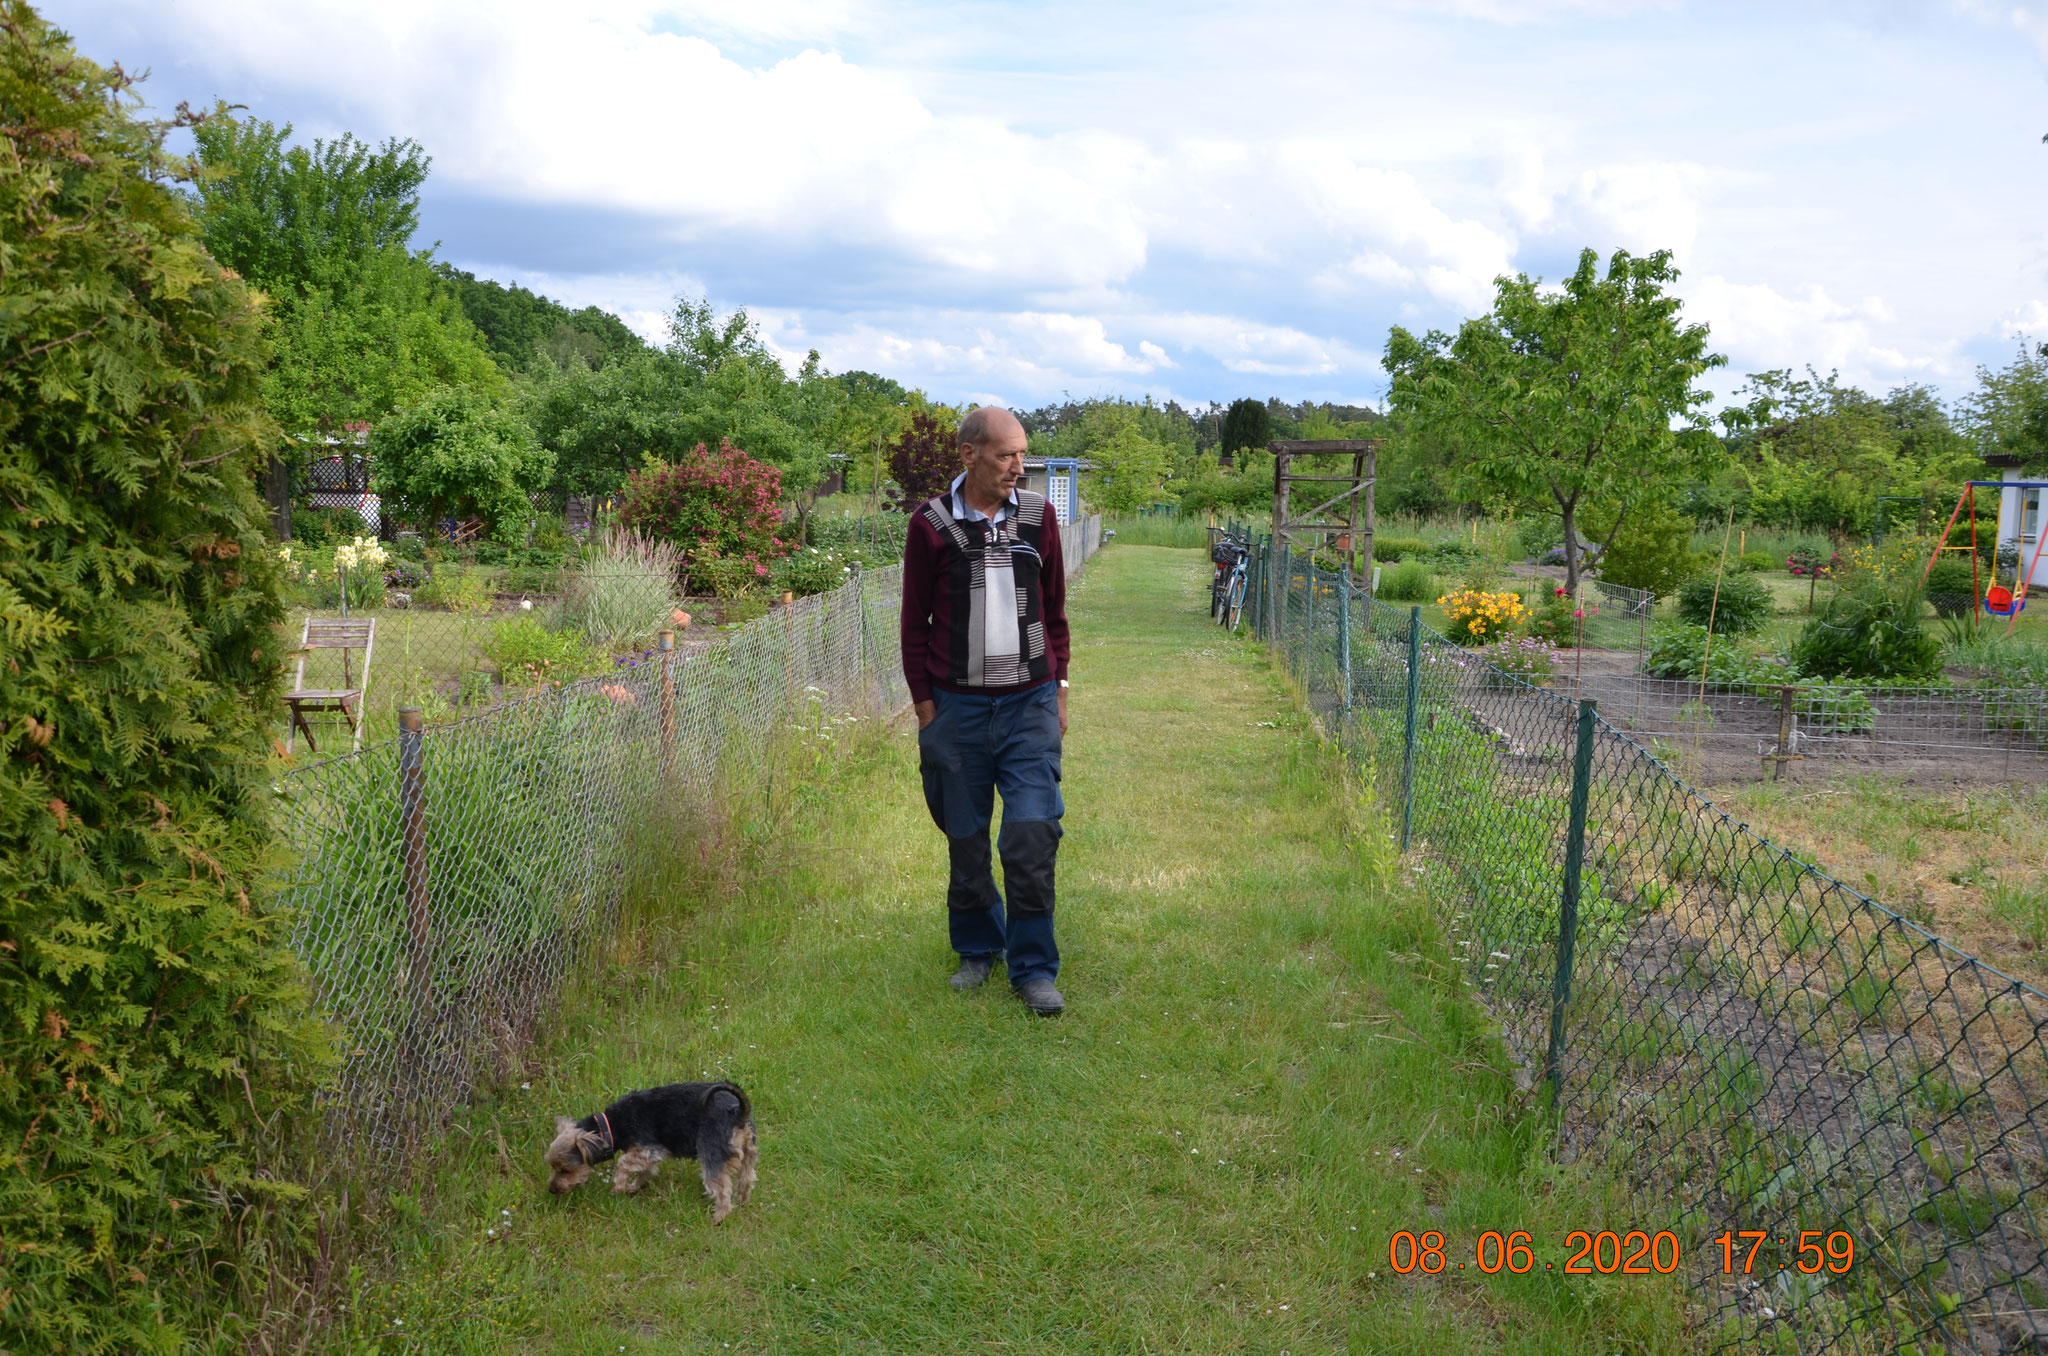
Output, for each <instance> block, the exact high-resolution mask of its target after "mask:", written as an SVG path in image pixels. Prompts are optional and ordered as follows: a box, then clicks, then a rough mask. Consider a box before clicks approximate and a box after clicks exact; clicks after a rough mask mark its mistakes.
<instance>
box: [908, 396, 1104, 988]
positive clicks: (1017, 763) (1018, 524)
mask: <svg viewBox="0 0 2048 1356" xmlns="http://www.w3.org/2000/svg"><path fill="white" fill-rule="evenodd" d="M1024 445H1025V437H1024V426H1023V425H1022V424H1020V423H1018V422H1017V419H1016V416H1015V415H1013V414H1011V413H1010V412H1009V411H1008V410H1005V409H1002V408H1000V407H998V406H993V405H985V406H983V407H982V408H980V409H978V410H975V411H974V412H973V413H971V414H969V415H968V416H967V417H966V418H965V419H963V420H961V421H960V459H961V461H962V463H963V464H964V466H965V469H964V470H963V471H962V472H961V473H960V475H959V476H958V477H957V478H956V479H955V480H954V481H953V486H952V488H951V489H950V490H948V491H947V492H946V493H944V494H941V495H938V496H936V497H935V498H932V499H930V500H928V501H926V502H925V503H924V504H921V505H919V506H918V508H917V509H916V510H914V511H913V512H912V513H911V515H910V533H909V540H908V542H907V543H906V545H905V549H904V554H903V676H904V678H905V679H906V680H908V682H909V684H910V698H911V700H912V701H913V702H915V703H916V706H917V746H918V754H919V765H920V768H921V770H922V771H923V774H924V798H925V804H926V805H927V806H929V807H930V809H931V812H932V819H933V820H934V821H935V822H936V823H937V824H938V826H939V828H940V830H941V831H943V832H944V833H945V835H946V849H947V852H948V854H949V856H950V857H951V859H952V876H951V881H950V883H949V884H948V886H947V888H946V909H947V914H948V917H949V919H950V922H951V929H952V938H953V950H954V951H956V952H958V953H959V955H960V969H959V971H958V972H957V973H956V974H954V976H953V978H952V981H951V982H952V985H953V987H954V988H955V989H958V990H961V991H962V992H965V991H966V990H968V989H972V988H976V987H978V986H979V985H980V984H981V983H982V981H984V980H986V979H987V978H988V976H989V971H990V970H991V969H992V968H993V967H994V965H995V962H996V960H997V959H998V958H1000V957H1005V956H1007V960H1008V964H1009V970H1010V985H1011V987H1012V988H1013V989H1015V990H1016V992H1017V996H1018V997H1019V998H1021V999H1023V1000H1024V1004H1025V1006H1026V1007H1028V1008H1030V1009H1031V1010H1032V1011H1033V1012H1036V1013H1038V1014H1040V1015H1041V1016H1046V1017H1050V1016H1054V1015H1055V1014H1057V1013H1059V1012H1061V1011H1064V1010H1065V1008H1066V1001H1065V1000H1064V999H1062V998H1061V997H1060V991H1059V990H1058V989H1056V988H1054V987H1053V980H1054V979H1055V978H1056V977H1057V976H1058V975H1059V972H1060V952H1059V947H1058V946H1057V945H1056V944H1055V943H1054V941H1053V933H1052V915H1053V866H1054V863H1055V861H1056V859H1057V858H1058V856H1059V847H1060V816H1061V815H1063V814H1065V813H1066V803H1065V802H1064V801H1063V800H1061V799H1060V737H1061V736H1062V735H1064V734H1066V732H1067V571H1066V563H1065V562H1064V561H1063V560H1062V559H1061V558H1060V530H1059V521H1058V519H1057V518H1056V516H1055V515H1054V513H1053V509H1052V506H1051V505H1050V504H1048V503H1046V502H1045V496H1043V495H1039V494H1033V493H1032V492H1031V491H1029V490H1024V489H1019V488H1018V481H1020V480H1022V479H1023V477H1024ZM997 791H1001V792H1002V793H1003V827H1002V832H1001V834H1000V835H999V837H998V842H999V845H1000V848H1001V851H1002V856H1003V880H1004V883H1005V884H1006V885H1007V886H1008V887H1009V895H1010V898H1009V907H1008V916H1007V918H1006V917H1005V913H1004V902H1003V896H1002V895H1001V894H1000V893H999V892H998V891H997V890H996V881H995V876H994V874H993V873H992V871H991V870H990V862H989V841H988V826H989V820H990V818H991V817H992V816H993V815H994V812H995V792H997Z"/></svg>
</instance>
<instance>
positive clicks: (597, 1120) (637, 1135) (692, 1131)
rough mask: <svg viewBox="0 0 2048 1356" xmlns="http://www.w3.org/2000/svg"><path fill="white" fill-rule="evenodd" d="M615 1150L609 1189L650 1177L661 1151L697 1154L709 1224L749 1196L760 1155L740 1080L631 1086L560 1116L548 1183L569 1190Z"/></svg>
mask: <svg viewBox="0 0 2048 1356" xmlns="http://www.w3.org/2000/svg"><path fill="white" fill-rule="evenodd" d="M614 1154H616V1155H617V1156H618V1159H619V1165H618V1167H616V1168H614V1169H613V1170H612V1190H613V1191H617V1192H623V1193H625V1194H627V1195H631V1194H632V1193H634V1192H636V1191H638V1190H639V1189H640V1188H641V1187H643V1186H645V1185H646V1184H647V1183H648V1182H649V1181H651V1180H652V1179H653V1177H654V1174H655V1173H656V1172H657V1171H658V1170H659V1169H660V1167H661V1163H662V1160H663V1159H665V1158H683V1157H691V1158H695V1159H696V1160H697V1166H698V1169H699V1170H700V1171H701V1172H702V1173H703V1177H704V1192H705V1194H706V1195H708V1196H710V1197H711V1222H712V1223H713V1224H721V1223H723V1222H724V1221H725V1217H726V1216H727V1215H730V1214H731V1213H732V1212H733V1210H734V1209H735V1208H737V1207H739V1206H741V1205H744V1204H746V1200H747V1197H748V1195H749V1194H750V1193H752V1191H753V1190H754V1164H755V1163H756V1162H757V1161H758V1160H759V1158H760V1151H759V1150H758V1149H757V1148H756V1147H755V1143H754V1114H753V1110H752V1108H751V1107H750V1106H749V1105H748V1103H747V1094H746V1093H744V1092H742V1091H741V1090H740V1089H739V1086H738V1085H737V1084H733V1083H670V1084H669V1085H667V1086H666V1087H660V1088H642V1089H641V1090H640V1091H638V1092H629V1093H627V1094H626V1095H625V1096H624V1097H621V1098H620V1099H619V1100H618V1101H616V1102H613V1103H612V1104H611V1105H610V1106H608V1107H606V1108H605V1109H604V1110H602V1111H600V1112H598V1113H597V1114H596V1115H594V1116H585V1117H584V1118H583V1119H582V1120H580V1121H572V1120H570V1119H569V1118H568V1117H567V1116H562V1117H558V1118H557V1119H556V1121H555V1139H554V1143H552V1144H550V1145H548V1151H547V1164H548V1167H549V1168H550V1169H552V1172H551V1173H550V1175H549V1177H548V1190H549V1191H552V1192H555V1193H556V1194H557V1195H559V1194H561V1193H562V1192H565V1191H574V1190H575V1189H576V1188H577V1187H580V1186H582V1185H583V1183H584V1182H585V1181H586V1180H588V1179H589V1177H590V1170H591V1169H592V1168H594V1167H596V1166H597V1165H598V1164H600V1163H602V1162H604V1161H605V1160H606V1159H608V1158H610V1157H612V1156H613V1155H614Z"/></svg>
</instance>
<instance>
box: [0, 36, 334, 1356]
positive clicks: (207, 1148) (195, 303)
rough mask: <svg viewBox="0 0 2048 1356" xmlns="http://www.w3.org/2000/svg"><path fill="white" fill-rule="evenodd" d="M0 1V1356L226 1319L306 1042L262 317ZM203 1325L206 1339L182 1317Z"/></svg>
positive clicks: (125, 136)
mask: <svg viewBox="0 0 2048 1356" xmlns="http://www.w3.org/2000/svg"><path fill="white" fill-rule="evenodd" d="M129 86H130V81H129V79H128V78H127V77H126V76H125V75H123V74H122V73H121V72H120V71H119V70H118V69H116V70H111V71H109V70H105V69H102V68H100V67H98V66H95V65H93V64H92V63H90V62H87V61H85V60H83V59H81V58H80V57H79V56H78V55H77V54H76V53H75V52H74V51H73V50H72V48H71V45H70V43H69V41H68V39H66V38H65V37H64V36H63V35H62V34H60V33H58V32H56V31H55V30H54V29H52V28H51V27H50V26H49V25H47V24H46V23H44V22H43V20H42V19H41V18H39V17H38V16H37V15H36V13H35V12H34V11H33V10H32V9H31V8H30V7H29V6H27V5H26V4H23V3H19V0H0V1347H5V1348H9V1349H11V1350H14V1351H17V1352H19V1351H46V1350H49V1351H66V1352H101V1351H108V1352H112V1351H138V1350H139V1351H175V1350H183V1349H187V1348H188V1347H189V1346H190V1345H191V1344H193V1343H194V1342H195V1340H196V1339H197V1337H198V1333H199V1328H198V1327H197V1326H196V1325H198V1324H199V1323H201V1322H205V1323H207V1324H208V1325H209V1326H217V1324H218V1321H219V1309H220V1307H221V1306H220V1305H218V1304H211V1305H209V1304H208V1303H207V1301H206V1300H205V1299H204V1297H203V1295H202V1292H200V1291H199V1290H198V1289H197V1288H196V1280H197V1278H199V1277H202V1276H205V1277H207V1278H208V1280H209V1282H210V1283H212V1284H215V1285H218V1284H219V1283H220V1282H221V1281H222V1280H223V1279H226V1280H228V1281H232V1279H233V1277H234V1273H235V1269H236V1268H237V1267H240V1266H244V1265H247V1264H248V1260H249V1259H248V1257H247V1254H246V1253H245V1252H241V1251H238V1250H237V1246H238V1244H239V1242H240V1241H242V1240H243V1236H242V1235H240V1234H239V1233H238V1231H240V1230H244V1229H246V1227H247V1225H248V1223H249V1221H250V1219H251V1218H252V1217H255V1216H259V1215H261V1214H262V1213H263V1212H264V1210H265V1209H266V1208H267V1207H268V1206H269V1205H270V1204H273V1203H274V1202H275V1201H276V1200H277V1199H278V1198H279V1196H280V1195H281V1194H289V1193H290V1191H291V1188H289V1187H286V1186H284V1185H282V1184H280V1183H279V1182H278V1181H276V1180H275V1179H273V1178H272V1177H271V1176H270V1175H269V1174H268V1173H267V1172H265V1171H263V1170H262V1169H260V1168H259V1167H258V1165H257V1162H256V1159H255V1150H256V1149H257V1148H258V1147H260V1146H261V1145H262V1144H263V1143H264V1142H265V1140H266V1137H267V1136H269V1135H271V1134H274V1133H276V1132H277V1131H278V1129H279V1128H280V1121H281V1120H282V1118H283V1117H284V1115H285V1113H286V1112H288V1111H289V1110H290V1108H291V1107H292V1105H293V1100H292V1099H293V1098H294V1096H296V1094H295V1093H294V1092H293V1091H292V1090H293V1089H295V1088H298V1087H301V1086H303V1085H304V1083H305V1075H306V1074H307V1073H309V1072H311V1069H312V1066H313V1064H314V1062H315V1061H316V1060H317V1058H318V1051H319V1047H318V1043H317V1040H316V1036H315V1032H314V1029H313V1028H312V1026H311V1023H310V1020H309V1018H308V1017H307V1016H306V1015H305V1014H306V1013H307V1012H308V1011H309V1009H308V1007H307V1004H306V1002H305V999H304V995H303V994H302V993H301V992H300V990H299V986H298V980H297V978H296V973H295V970H294V968H293V966H292V964H291V961H290V958H289V957H288V956H287V955H286V953H285V952H284V951H283V949H282V947H281V945H280V942H281V927H280V919H279V917H278V915H277V914H276V912H275V911H274V910H273V909H272V907H271V905H270V903H269V901H268V900H267V899H266V897H265V893H264V890H263V880H264V875H265V868H266V866H267V865H268V859H267V852H268V846H267V845H268V843H269V841H270V835H269V832H268V829H267V825H266V819H265V814H266V812H265V801H266V798H267V797H268V795H269V784H268V780H267V777H266V767H265V760H266V757H267V751H268V748H269V740H268V737H267V735H266V733H265V731H266V727H267V725H268V724H269V723H271V722H272V721H273V720H274V718H275V715H276V710H275V707H276V703H277V700H278V678H279V672H280V668H279V664H280V659H281V655H280V653H279V650H280V632H279V630H278V626H279V623H280V621H281V620H282V618H283V609H282V607H281V605H280V603H279V597H278V580H277V573H276V563H275V560H274V558H273V555H272V553H271V552H270V551H269V550H268V549H266V541H265V528H264V516H263V507H262V504H261V502H260V501H259V500H258V498H257V496H256V494H255V493H254V490H253V487H252V477H253V474H254V472H255V470H256V469H257V466H258V464H259V462H260V461H261V460H262V459H263V457H264V456H265V455H267V451H268V449H270V448H272V447H274V446H275V445H276V435H275V430H274V429H273V427H272V425H271V423H270V421H269V420H268V418H267V417H266V416H265V415H264V414H263V412H262V410H261V408H260V406H259V404H258V403H257V389H258V382H259V379H260V378H261V375H262V367H263V350H262V340H261V337H260V317H259V314H258V311H257V309H256V305H255V303H254V301H253V300H252V298H251V296H250V294H249V293H248V292H247V290H246V289H245V288H244V287H243V286H242V284H241V283H240V282H239V281H238V280H237V279H236V278H235V277H234V275H233V274H231V273H228V272H226V271H225V270H223V269H222V268H221V267H220V266H219V265H217V264H216V263H214V262H213V260H212V259H211V258H209V257H208V256H207V254H206V253H205V251H204V250H203V249H202V248H201V247H200V245H199V243H198V241H197V238H196V236H195V234H194V228H193V224H192V222H191V220H190V218H189V216H188V215H187V213H186V210H185V207H184V204H183V201H182V199H181V198H180V196H179V194H178V193H177V192H176V190H175V187H174V185H175V182H176V180H177V179H178V178H179V176H180V175H181V173H182V171H183V163H182V162H181V161H180V160H178V159H177V158H176V157H172V156H168V155H167V154H166V153H165V151H164V149H163V141H164V137H165V135H166V134H167V132H168V131H169V130H171V128H172V127H173V126H175V123H161V122H150V121H144V120H142V119H140V118H138V117H137V116H136V113H135V111H134V105H135V101H134V98H133V94H132V92H131V90H130V88H129ZM203 1310H204V1311H206V1312H205V1313H204V1315H203V1317H202V1311H203Z"/></svg>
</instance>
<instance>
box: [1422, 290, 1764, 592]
mask: <svg viewBox="0 0 2048 1356" xmlns="http://www.w3.org/2000/svg"><path fill="white" fill-rule="evenodd" d="M1677 278H1678V270H1677V269H1675V268H1674V267H1672V264H1671V255H1670V253H1669V251H1663V250H1660V251H1658V252H1657V253H1655V254H1653V255H1650V256H1649V257H1648V258H1644V259H1638V258H1635V257H1633V256H1632V255H1630V254H1629V253H1628V252H1627V251H1625V250H1617V251H1616V252H1615V254H1614V256H1613V258H1612V259H1611V260H1610V261H1609V264H1608V269H1607V274H1606V276H1605V277H1604V278H1603V277H1602V276H1601V275H1600V261H1599V257H1598V256H1597V255H1596V254H1595V253H1594V252H1593V251H1592V250H1586V251H1584V252H1583V253H1582V254H1580V256H1579V266H1578V269H1577V271H1576V272H1574V273H1573V274H1572V276H1571V277H1570V278H1568V279H1566V280H1565V283H1564V285H1563V287H1562V289H1560V290H1558V291H1556V292H1546V291H1545V290H1543V288H1542V286H1541V283H1540V281H1539V280H1537V279H1532V278H1530V277H1529V276H1528V275H1527V274H1517V275H1516V276H1515V277H1513V278H1507V277H1502V278H1499V279H1497V280H1496V281H1495V284H1494V287H1495V297H1494V306H1493V310H1492V311H1491V312H1490V313H1488V314H1487V315H1484V316H1481V317H1479V318H1478V319H1475V320H1468V321H1466V322H1465V323H1464V325H1462V326H1461V327H1460V328H1459V330H1458V333H1457V335H1456V336H1455V337H1454V336H1451V335H1447V334H1444V333H1442V332H1440V331H1431V332H1430V333H1429V334H1427V335H1425V336H1423V337H1422V338H1417V337H1415V336H1414V335H1412V334H1410V333H1409V332H1408V331H1407V330H1405V329H1403V328H1401V327H1399V326H1396V327H1395V328H1394V330H1393V332H1392V333H1391V334H1390V335H1389V336H1388V338H1387V349H1386V359H1385V365H1386V369H1387V371H1388V373H1389V374H1391V376H1392V377H1393V389H1392V403H1393V406H1394V408H1395V410H1397V411H1399V412H1400V413H1402V414H1403V415H1405V416H1407V417H1409V418H1412V419H1413V420H1415V421H1416V422H1417V423H1418V424H1420V425H1422V426H1424V427H1427V428H1431V429H1434V430H1436V431H1438V432H1440V433H1441V434H1442V435H1443V436H1444V437H1445V440H1446V441H1447V442H1448V443H1449V444H1450V445H1452V446H1455V447H1460V448H1462V449H1464V453H1463V463H1462V469H1463V470H1464V471H1465V472H1466V474H1467V475H1468V476H1469V477H1470V478H1471V479H1472V481H1473V482H1475V483H1476V484H1477V485H1479V486H1481V487H1484V488H1486V489H1491V490H1494V491H1497V492H1499V493H1502V494H1505V495H1508V496H1511V497H1512V498H1513V499H1514V500H1515V501H1516V502H1518V503H1520V504H1523V505H1526V506H1528V507H1531V508H1537V507H1541V508H1545V509H1548V510H1549V511H1551V512H1555V513H1556V514H1557V515H1558V516H1559V518H1560V519H1561V521H1562V524H1563V527H1564V541H1565V561H1566V587H1567V588H1569V589H1571V590H1572V591H1573V592H1574V593H1576V592H1577V590H1578V583H1579V569H1580V565H1581V563H1582V562H1581V560H1580V558H1579V537H1578V532H1577V528H1578V523H1577V516H1578V511H1579V507H1580V505H1581V504H1582V503H1584V502H1585V501H1586V500H1587V499H1588V498H1589V497H1593V498H1600V497H1605V498H1613V499H1620V498H1623V497H1624V496H1625V494H1628V493H1635V492H1640V491H1641V490H1642V489H1643V488H1644V487H1646V486H1648V487H1655V486H1658V485H1668V484H1673V483H1675V482H1676V481H1677V480H1678V479H1680V478H1681V477H1682V476H1683V475H1685V474H1686V473H1688V472H1691V471H1693V470H1695V469H1697V468H1700V467H1702V466H1704V465H1705V464H1707V463H1708V461H1709V460H1710V459H1711V457H1712V456H1713V454H1714V452H1715V451H1716V450H1717V444H1716V442H1715V440H1714V439H1713V437H1712V435H1711V434H1710V433H1708V432H1707V431H1706V428H1705V420H1704V416H1703V414H1702V412H1701V407H1702V406H1703V405H1704V404H1705V402H1706V401H1707V399H1708V395H1707V393H1706V392H1704V391H1702V390H1699V389H1698V388H1697V387H1696V386H1695V385H1694V383H1695V382H1696V381H1697V380H1698V378H1699V377H1700V376H1701V375H1702V374H1703V373H1705V372H1706V371H1707V370H1708V369H1710V368H1713V367H1716V366H1719V365H1720V364H1721V363H1722V362H1723V361H1725V360H1724V359H1722V358H1721V357H1720V356H1719V355H1716V354H1710V353H1708V352H1707V330H1706V327H1705V326H1704V325H1683V324H1681V322H1680V318H1679V302H1678V299H1677V298H1676V297H1674V296H1671V295H1669V294H1668V293H1667V291H1666V288H1667V287H1669V285H1670V284H1672V283H1673V282H1675V281H1677ZM1681 421H1682V422H1683V423H1684V425H1685V427H1684V429H1683V430H1682V431H1680V430H1677V429H1674V427H1673V425H1674V423H1678V422H1681Z"/></svg>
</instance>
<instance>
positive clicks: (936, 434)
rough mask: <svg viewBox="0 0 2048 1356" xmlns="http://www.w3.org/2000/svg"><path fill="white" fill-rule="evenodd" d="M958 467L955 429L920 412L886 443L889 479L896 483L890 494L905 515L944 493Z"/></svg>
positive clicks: (957, 438) (957, 473) (958, 470)
mask: <svg viewBox="0 0 2048 1356" xmlns="http://www.w3.org/2000/svg"><path fill="white" fill-rule="evenodd" d="M961 468H962V462H961V460H960V432H959V430H958V429H956V428H954V427H953V425H951V424H949V423H946V422H945V421H943V420H941V419H938V418H936V417H935V416H933V415H930V414H926V413H925V412H924V411H922V410H920V411H918V412H917V413H915V414H913V415H911V416H910V427H909V428H906V429H904V430H903V432H902V433H901V434H899V435H898V436H897V438H896V441H895V442H893V443H891V444H889V476H890V478H891V479H893V480H894V481H895V482H896V487H895V489H894V490H893V491H892V492H891V493H892V497H893V498H894V500H895V503H896V507H897V508H899V509H901V510H902V511H903V512H905V513H909V512H911V511H913V510H914V509H916V508H917V506H918V505H919V504H922V503H923V502H924V501H925V500H927V499H930V498H932V497H933V496H934V495H939V494H943V493H945V491H946V487H947V486H949V485H951V484H952V483H953V477H954V476H957V475H959V474H960V471H961Z"/></svg>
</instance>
